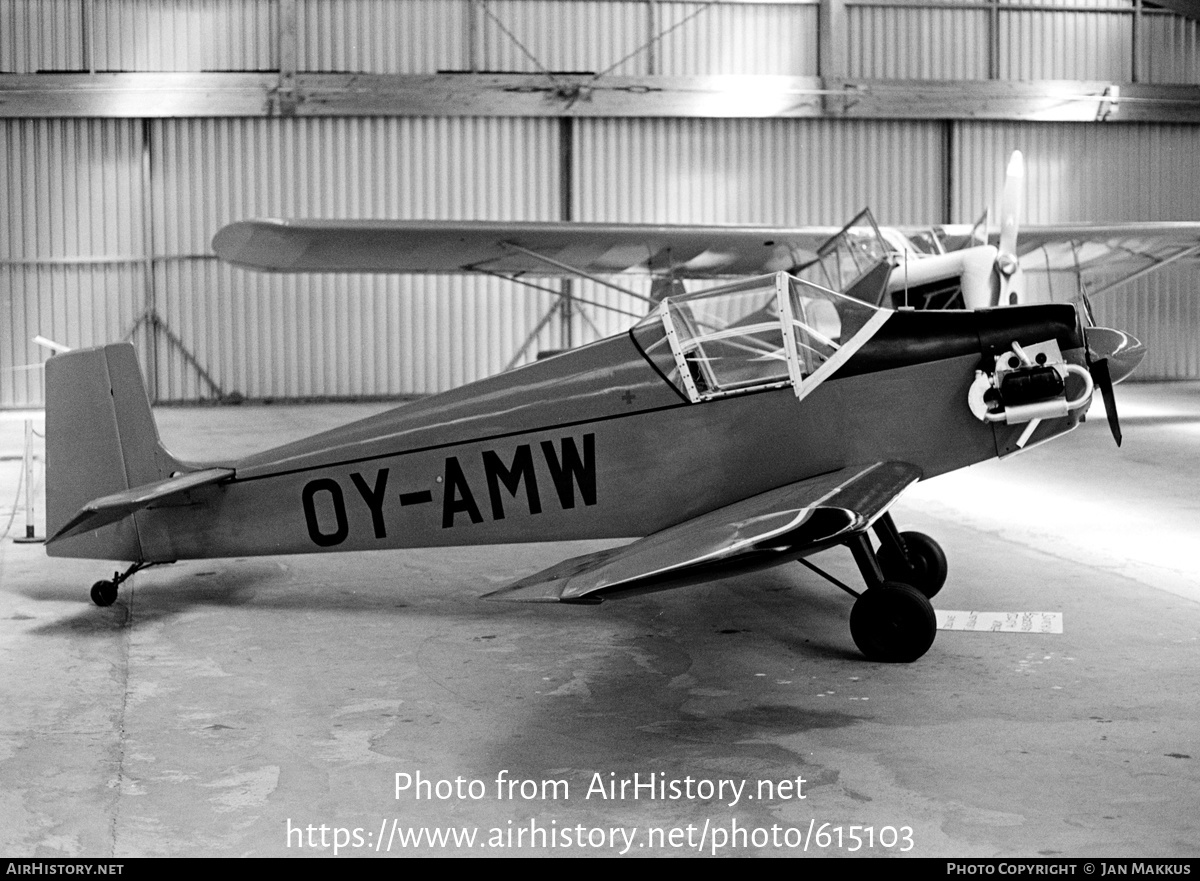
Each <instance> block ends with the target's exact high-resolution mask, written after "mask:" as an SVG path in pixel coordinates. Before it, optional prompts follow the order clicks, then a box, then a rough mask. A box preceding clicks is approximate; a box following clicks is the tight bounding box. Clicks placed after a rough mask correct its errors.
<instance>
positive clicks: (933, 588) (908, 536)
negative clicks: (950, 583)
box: [878, 532, 948, 599]
mask: <svg viewBox="0 0 1200 881" xmlns="http://www.w3.org/2000/svg"><path fill="white" fill-rule="evenodd" d="M900 540H901V541H902V542H903V543H904V552H903V553H901V551H900V549H899V548H897V547H896V546H895V545H894V544H890V543H888V542H881V543H880V548H879V552H878V557H879V567H880V568H881V569H882V570H883V576H884V578H888V579H895V580H896V581H900V582H903V583H905V584H910V585H912V586H913V587H915V588H916V589H917V590H919V591H920V592H921V593H923V594H925V596H926V597H928V598H929V599H933V597H935V596H937V592H938V591H939V590H941V589H942V586H943V585H944V584H945V583H946V572H947V571H948V566H947V563H946V553H945V551H943V550H942V546H941V545H939V544H938V543H937V542H936V541H934V540H933V539H932V538H930V537H929V536H928V535H926V534H925V533H923V532H902V533H900Z"/></svg>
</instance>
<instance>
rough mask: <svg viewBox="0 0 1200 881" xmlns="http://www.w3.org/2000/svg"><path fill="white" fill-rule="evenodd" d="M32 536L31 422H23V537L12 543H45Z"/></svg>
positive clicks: (42, 539)
mask: <svg viewBox="0 0 1200 881" xmlns="http://www.w3.org/2000/svg"><path fill="white" fill-rule="evenodd" d="M45 540H46V539H45V538H42V537H39V536H37V535H34V528H33V420H32V419H26V420H25V536H24V537H23V538H22V537H20V536H18V537H17V538H14V539H13V541H14V542H16V543H17V544H34V543H36V542H42V541H45Z"/></svg>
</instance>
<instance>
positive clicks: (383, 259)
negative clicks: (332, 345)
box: [213, 220, 837, 278]
mask: <svg viewBox="0 0 1200 881" xmlns="http://www.w3.org/2000/svg"><path fill="white" fill-rule="evenodd" d="M836 232H837V228H836V227H807V228H800V229H777V228H772V227H757V226H671V225H650V224H621V223H611V224H601V223H555V222H544V223H533V222H530V223H508V222H496V221H404V220H245V221H239V222H238V223H233V224H230V225H229V226H226V227H225V228H223V229H222V230H221V231H220V232H218V233H217V235H216V237H215V238H214V239H213V250H214V251H216V253H217V256H218V257H220V258H221V259H222V260H226V261H228V262H230V263H233V264H235V265H237V266H245V267H248V268H251V269H261V270H267V271H272V272H405V273H426V272H441V273H453V272H464V271H486V272H496V273H502V274H512V273H522V274H526V273H528V274H543V275H562V274H563V270H564V269H569V271H571V272H582V273H588V274H594V275H606V274H616V273H621V272H629V271H641V272H647V273H667V272H670V273H672V274H673V275H675V276H677V277H679V278H714V277H723V276H732V275H761V274H764V273H768V272H777V271H779V270H787V269H791V268H792V267H794V266H797V265H799V264H802V263H808V262H810V261H812V260H814V259H816V250H817V248H819V247H820V246H821V245H822V244H823V243H824V242H825V241H826V239H828V238H829V237H830V236H831V235H833V234H834V233H836Z"/></svg>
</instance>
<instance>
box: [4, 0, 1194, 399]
mask: <svg viewBox="0 0 1200 881" xmlns="http://www.w3.org/2000/svg"><path fill="white" fill-rule="evenodd" d="M1086 5H1087V7H1088V8H1094V9H1096V10H1098V11H1094V12H1088V11H1082V10H1084V7H1085V4H1084V3H1082V2H1078V0H1069V2H1068V0H1057V2H1055V3H1054V4H1053V6H1054V8H1053V9H1050V8H1048V7H1050V6H1051V4H1049V3H1046V2H1045V0H1038V2H1037V3H1032V2H1031V3H1028V4H1025V5H1024V6H1022V5H1021V4H1018V3H1016V2H1006V3H1004V4H1002V5H1001V6H999V7H995V8H994V9H993V7H991V6H990V5H989V4H986V3H976V4H971V3H964V4H956V5H942V6H938V7H937V8H931V9H920V8H917V6H916V5H914V4H911V3H908V4H901V3H888V2H872V3H866V2H855V0H850V2H849V3H848V5H847V19H848V21H847V27H848V31H849V49H850V57H849V61H850V67H851V68H852V69H851V71H850V73H851V75H856V76H871V77H896V78H937V79H945V78H952V79H979V78H983V77H986V76H988V75H989V70H990V68H991V67H999V72H1000V74H1001V75H1002V76H1006V77H1011V78H1028V77H1050V76H1054V77H1058V76H1064V77H1070V78H1077V77H1086V76H1097V77H1102V78H1113V79H1128V78H1129V76H1130V75H1131V74H1132V73H1133V71H1132V67H1133V66H1135V63H1134V59H1135V56H1137V57H1138V58H1140V61H1138V62H1137V64H1136V66H1138V67H1139V71H1140V76H1141V78H1142V79H1144V80H1150V81H1154V82H1194V81H1196V79H1197V77H1198V76H1200V61H1198V58H1200V54H1198V43H1200V41H1198V39H1197V29H1196V26H1195V22H1191V21H1184V20H1181V19H1179V18H1177V17H1176V16H1170V15H1165V14H1162V13H1152V12H1151V11H1149V10H1145V11H1144V12H1143V14H1142V17H1141V30H1140V31H1139V34H1140V36H1139V44H1140V46H1141V51H1140V54H1139V52H1137V51H1135V50H1137V49H1138V47H1137V46H1134V45H1133V43H1132V39H1131V38H1130V37H1129V36H1128V35H1129V33H1130V25H1131V9H1132V5H1131V3H1129V2H1126V0H1103V2H1100V0H1091V2H1090V3H1089V4H1086ZM1026 7H1027V8H1026ZM296 11H297V25H298V30H299V52H298V58H297V63H298V66H299V68H300V69H301V70H307V71H316V70H364V71H369V72H376V73H389V72H391V73H397V72H399V73H426V72H433V71H436V70H447V69H452V70H462V69H477V70H482V69H507V70H539V69H543V68H548V69H556V70H563V69H566V70H596V71H603V70H607V69H609V68H611V69H612V71H613V72H614V73H622V74H645V73H657V74H666V75H700V74H730V73H733V74H736V73H781V74H794V75H808V74H813V73H815V72H816V70H817V48H816V46H817V44H816V31H817V11H818V7H817V5H816V3H815V0H813V2H796V3H716V4H705V3H699V2H676V0H660V2H654V3H649V2H642V0H580V2H569V3H568V2H555V3H549V2H546V0H491V2H488V3H486V4H473V3H470V2H467V0H408V2H394V0H299V2H298V3H297V5H296ZM279 15H280V4H279V2H277V0H174V2H163V3H150V2H149V0H0V70H5V71H15V72H28V71H35V70H89V69H95V70H109V69H123V70H156V69H186V70H192V69H207V70H214V69H215V70H235V69H255V70H261V69H273V68H274V67H277V66H278V63H279V58H278V47H277V45H276V41H275V39H274V36H273V35H274V32H275V29H276V28H277V26H278V18H279ZM993 21H994V22H995V24H996V25H997V26H998V28H997V29H996V30H995V32H993V29H992V28H993ZM1114 22H1115V23H1116V24H1114ZM656 34H662V38H661V39H658V40H654V39H653V37H654V36H655V35H656ZM518 43H519V44H520V45H518ZM1147 46H1152V47H1153V48H1154V52H1152V53H1148V52H1146V51H1145V49H1146V48H1147ZM564 125H569V126H571V132H572V137H571V139H570V143H572V144H573V148H572V153H571V156H570V159H571V174H570V178H571V186H572V193H571V203H572V205H573V216H574V219H576V220H610V221H666V222H733V223H796V224H805V223H821V224H831V225H833V224H838V223H840V222H842V221H844V220H846V219H848V218H849V217H850V216H851V215H852V214H853V213H854V212H855V211H857V210H858V209H859V208H861V207H863V206H864V205H870V206H871V207H872V209H873V210H874V211H875V214H876V216H877V217H878V218H879V220H880V221H881V222H884V223H900V224H903V223H920V222H926V221H935V220H953V221H965V220H973V219H974V218H975V217H976V216H978V214H979V213H980V211H982V209H983V207H984V206H985V205H987V204H996V202H997V200H998V198H999V190H1000V187H1001V180H1002V176H1003V169H1004V165H1005V161H1006V159H1007V155H1008V152H1009V151H1010V150H1011V149H1013V148H1015V147H1020V148H1021V149H1023V150H1024V151H1025V153H1026V158H1027V163H1028V167H1029V178H1028V180H1029V185H1028V188H1027V189H1028V195H1027V204H1028V210H1027V216H1028V220H1029V222H1051V221H1055V220H1109V221H1121V220H1138V219H1196V218H1197V217H1200V204H1197V201H1198V200H1200V197H1197V196H1196V193H1197V190H1198V189H1200V188H1197V187H1196V186H1195V181H1196V180H1198V179H1200V167H1197V163H1198V162H1200V159H1198V158H1197V157H1200V149H1197V146H1198V143H1197V139H1196V129H1195V128H1193V127H1186V126H1169V125H1146V126H1132V125H1062V124H1053V125H1051V124H1042V125H1033V124H1031V125H1016V124H985V123H966V124H954V125H947V124H944V123H923V122H904V123H898V122H884V121H874V122H853V121H841V120H823V121H814V120H779V119H686V120H685V119H678V120H663V119H659V120H645V119H619V120H616V119H614V120H604V119H591V120H576V121H574V122H572V123H563V122H560V121H557V120H518V119H511V120H508V119H467V118H446V119H395V118H391V119H383V118H370V119H345V118H341V119H333V118H330V119H222V120H155V121H152V122H151V121H140V120H96V119H72V120H0V203H3V204H4V205H5V206H6V212H5V215H4V219H3V221H0V223H3V227H2V228H0V406H14V405H15V406H20V405H27V404H33V405H36V404H38V403H40V401H41V394H42V392H41V378H40V373H39V372H38V371H36V370H26V369H23V368H24V365H27V364H30V363H33V362H37V361H40V360H41V359H42V358H44V356H45V353H44V352H42V351H41V350H40V349H38V348H37V347H35V346H34V345H33V344H32V343H30V342H29V338H30V337H31V336H33V335H34V334H35V333H43V334H45V335H46V336H49V337H51V338H55V339H59V340H62V341H63V342H66V343H68V344H72V345H88V344H93V343H99V342H103V341H106V340H113V339H120V338H124V337H127V336H132V338H133V339H134V340H136V341H137V342H138V343H139V345H141V346H142V347H143V349H145V348H147V346H148V345H149V341H150V340H151V339H152V338H153V339H155V340H156V341H157V344H156V347H155V350H154V351H143V358H144V363H146V365H147V369H148V370H149V371H151V376H152V380H153V387H154V393H155V395H156V397H158V398H160V399H164V400H165V399H192V398H197V397H206V396H211V395H212V394H214V393H215V390H216V389H218V388H219V389H220V391H221V392H223V393H230V392H239V393H241V394H244V395H249V396H253V397H312V396H328V395H338V396H342V395H359V394H365V395H376V394H397V393H407V392H427V391H435V390H438V389H443V388H447V387H450V386H453V385H456V384H459V383H461V382H464V381H467V380H469V379H472V378H475V377H477V376H481V375H484V374H487V373H491V372H494V371H496V370H499V369H502V368H503V367H504V366H506V365H507V364H508V363H509V362H510V361H511V360H512V359H513V357H514V356H516V355H517V354H518V353H519V351H520V350H521V348H522V345H523V344H524V343H525V342H526V340H527V339H528V338H529V336H530V335H531V334H534V333H535V331H537V338H536V341H535V344H534V345H533V347H532V349H531V350H530V352H532V351H536V350H537V349H539V348H548V347H555V346H558V345H562V344H564V343H565V342H566V341H567V340H566V336H565V334H566V333H567V330H566V328H564V327H563V325H562V323H561V322H560V321H558V320H557V319H556V320H551V321H549V322H546V321H544V319H545V316H546V314H547V311H548V310H549V309H550V308H551V307H552V306H553V305H554V304H555V299H554V297H553V296H552V295H550V294H546V293H537V292H534V291H530V290H528V289H526V288H520V287H516V286H513V285H511V284H509V283H505V282H501V281H497V280H493V279H464V278H444V277H440V278H385V277H359V276H337V277H330V276H323V277H313V278H293V277H286V276H284V277H274V276H265V275H259V274H255V273H248V272H244V271H241V270H235V269H231V268H229V267H225V266H222V265H220V264H218V263H217V262H216V261H215V260H214V259H213V258H212V257H211V255H210V254H209V244H208V243H209V241H210V239H211V237H212V235H213V234H214V233H215V232H216V230H217V229H219V228H220V227H221V226H222V225H223V224H225V223H227V222H229V221H232V220H236V219H239V218H244V217H252V216H262V215H284V216H339V217H407V218H491V219H558V218H559V217H560V216H561V212H562V206H563V196H564V194H563V193H562V192H561V191H560V185H561V180H560V172H561V168H560V161H559V160H560V153H559V150H560V136H561V135H562V134H563V132H562V128H561V127H562V126H564ZM947 212H949V215H947ZM629 284H630V285H632V286H634V287H635V288H636V289H638V290H644V287H645V285H644V283H640V282H629ZM1195 285H1196V277H1195V273H1194V272H1189V271H1185V270H1182V269H1180V270H1169V271H1166V272H1163V273H1161V274H1159V275H1157V276H1154V277H1153V278H1152V279H1149V280H1145V281H1142V282H1138V283H1137V284H1136V285H1134V286H1132V287H1131V289H1130V290H1129V291H1128V292H1123V293H1120V294H1117V293H1114V294H1111V295H1107V296H1105V297H1103V298H1102V299H1101V301H1100V302H1099V303H1098V304H1097V305H1098V307H1099V308H1100V309H1101V310H1102V316H1101V317H1102V318H1103V319H1105V320H1110V321H1111V322H1112V323H1113V324H1117V325H1122V326H1129V327H1130V328H1131V329H1133V330H1135V332H1138V333H1141V334H1143V335H1144V336H1145V337H1146V339H1147V340H1148V341H1149V342H1150V343H1151V346H1152V352H1151V355H1150V357H1149V359H1148V360H1147V363H1146V365H1145V366H1144V368H1143V370H1142V371H1141V374H1140V375H1141V376H1143V377H1147V378H1150V377H1191V378H1195V377H1200V353H1198V351H1197V346H1198V343H1197V340H1200V297H1196V296H1195V295H1194V293H1193V292H1192V289H1193V288H1194V287H1195ZM573 290H574V292H575V293H576V294H578V295H580V296H584V297H586V298H588V299H590V300H595V301H598V302H600V303H601V304H603V306H607V307H611V308H598V307H596V306H592V305H583V306H581V307H580V309H579V310H578V311H577V313H576V316H575V319H574V321H573V323H572V324H571V327H570V333H571V339H572V341H573V342H576V343H578V342H579V341H580V340H581V339H586V338H590V337H594V336H596V335H599V334H602V333H609V332H613V331H616V330H618V329H620V328H621V327H624V326H626V325H627V324H628V322H629V320H630V318H631V313H633V314H636V313H638V312H640V311H641V310H642V307H641V306H640V305H639V304H638V302H637V301H636V300H634V299H633V298H630V297H626V296H623V295H621V294H619V293H616V292H614V291H612V290H611V289H608V288H604V287H600V286H597V285H594V284H591V283H588V284H584V283H579V282H576V283H575V287H574V289H573ZM614 309H615V310H617V311H614ZM139 321H140V322H141V323H140V324H139ZM154 322H159V323H160V324H159V328H158V330H156V331H155V332H154V333H153V334H151V333H150V331H149V329H148V327H147V324H148V323H154Z"/></svg>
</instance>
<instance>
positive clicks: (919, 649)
mask: <svg viewBox="0 0 1200 881" xmlns="http://www.w3.org/2000/svg"><path fill="white" fill-rule="evenodd" d="M850 635H851V636H852V637H854V644H855V645H857V646H858V647H859V649H860V650H861V651H862V653H863V654H864V655H866V656H867V659H868V660H871V661H883V662H885V663H889V664H907V663H911V662H912V661H915V660H916V659H917V658H919V657H921V655H923V654H925V652H927V651H929V647H930V646H931V645H933V638H934V637H935V636H936V635H937V616H936V615H935V614H934V612H933V606H932V605H931V604H930V602H929V599H928V598H927V597H926V596H925V595H924V594H923V593H921V592H920V591H919V590H917V589H916V588H915V587H912V586H911V585H908V584H902V583H901V582H898V581H885V582H884V583H883V584H881V585H879V586H877V587H872V588H869V589H868V590H867V591H866V592H865V593H862V594H860V595H859V597H858V599H857V600H855V601H854V607H853V608H852V609H851V610H850Z"/></svg>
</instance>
